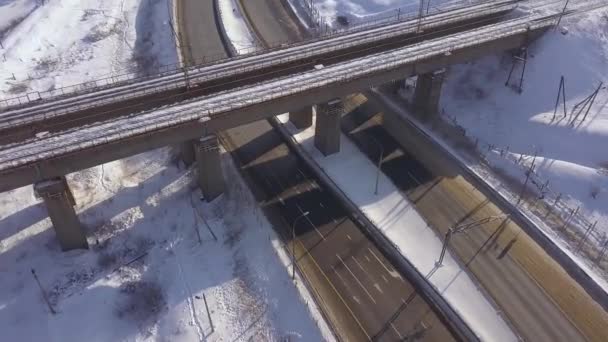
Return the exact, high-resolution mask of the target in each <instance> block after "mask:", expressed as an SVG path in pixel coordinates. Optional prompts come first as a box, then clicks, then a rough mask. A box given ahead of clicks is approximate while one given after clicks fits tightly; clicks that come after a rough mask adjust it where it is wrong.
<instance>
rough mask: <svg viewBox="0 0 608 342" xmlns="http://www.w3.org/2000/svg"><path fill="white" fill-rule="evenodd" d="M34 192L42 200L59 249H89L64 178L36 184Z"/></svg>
mask: <svg viewBox="0 0 608 342" xmlns="http://www.w3.org/2000/svg"><path fill="white" fill-rule="evenodd" d="M34 191H36V194H38V196H40V197H41V198H42V199H43V200H44V204H45V205H46V209H47V211H48V213H49V217H50V218H51V222H52V223H53V228H54V229H55V234H57V239H58V240H59V245H60V246H61V249H62V250H64V251H69V250H72V249H78V248H83V249H87V248H89V244H88V243H87V237H86V234H85V231H84V229H83V228H82V226H81V224H80V221H78V216H76V211H75V210H74V196H72V192H71V191H70V188H69V187H68V184H67V181H66V179H65V177H58V178H55V179H52V180H47V181H42V182H38V183H36V184H34Z"/></svg>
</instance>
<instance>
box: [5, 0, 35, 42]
mask: <svg viewBox="0 0 608 342" xmlns="http://www.w3.org/2000/svg"><path fill="white" fill-rule="evenodd" d="M37 3H38V1H36V0H3V1H0V13H2V15H1V16H0V40H1V39H2V37H3V36H4V35H6V34H8V31H9V30H10V29H11V28H12V27H14V26H15V25H17V24H19V22H20V21H21V20H23V19H24V18H25V17H27V15H28V14H29V13H30V12H32V11H33V10H34V9H35V8H36V6H37Z"/></svg>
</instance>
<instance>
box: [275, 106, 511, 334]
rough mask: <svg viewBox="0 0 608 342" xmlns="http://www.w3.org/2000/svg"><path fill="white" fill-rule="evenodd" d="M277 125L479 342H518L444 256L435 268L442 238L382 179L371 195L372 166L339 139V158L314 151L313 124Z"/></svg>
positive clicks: (455, 264) (284, 117)
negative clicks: (289, 134) (386, 239)
mask: <svg viewBox="0 0 608 342" xmlns="http://www.w3.org/2000/svg"><path fill="white" fill-rule="evenodd" d="M279 120H280V121H281V122H283V123H284V124H285V127H287V128H288V129H289V130H290V131H291V133H292V135H293V137H294V138H295V139H296V140H297V141H298V143H299V144H300V145H301V146H302V147H303V148H304V150H305V151H306V152H307V153H308V154H309V155H310V156H311V157H312V158H313V159H314V160H315V161H316V162H317V163H318V164H319V166H320V167H321V168H322V169H323V171H324V172H325V173H326V174H327V175H328V176H329V177H330V178H331V179H332V181H333V182H335V183H336V185H337V186H338V187H339V188H340V189H341V190H342V191H344V193H345V194H346V196H348V198H349V199H350V200H351V201H353V203H355V204H356V205H357V206H358V207H359V208H360V209H361V210H362V212H363V213H364V214H365V215H366V216H367V218H368V219H369V220H370V221H372V222H373V223H374V225H375V226H376V227H377V228H378V229H379V230H380V231H381V232H382V233H383V234H384V235H385V236H386V237H387V238H388V239H389V240H390V241H391V242H393V243H394V244H395V245H396V246H397V248H398V249H399V251H400V252H401V253H402V255H403V256H404V257H405V258H407V259H408V260H409V261H410V262H411V263H412V264H413V265H414V267H416V268H417V269H418V271H419V272H420V273H421V274H424V275H427V279H428V280H429V282H430V283H431V284H432V285H433V286H435V287H436V288H437V289H438V292H439V293H441V294H442V296H443V297H444V298H445V299H446V300H447V302H448V303H450V304H451V305H452V307H453V308H454V309H455V310H456V311H457V312H458V313H459V314H460V315H461V316H462V318H463V319H464V321H465V322H466V323H467V324H469V326H470V327H471V329H472V330H473V331H474V332H475V333H476V334H477V335H478V336H480V337H481V338H482V340H484V341H515V340H517V338H516V336H515V335H514V334H513V332H512V331H511V330H510V328H509V326H508V325H507V324H506V323H505V321H504V320H503V319H502V317H501V316H500V314H499V313H498V312H496V310H495V308H494V307H493V306H492V304H491V303H490V301H488V299H486V298H485V296H484V295H483V293H482V292H480V291H479V290H478V288H477V287H476V285H475V282H474V281H473V280H472V279H471V278H470V277H469V275H468V274H467V272H466V271H465V270H464V269H463V268H462V267H461V265H459V264H458V262H457V261H456V260H455V259H454V258H453V257H452V256H451V254H450V253H449V252H448V253H447V255H446V258H445V260H444V263H443V266H441V267H439V268H437V267H436V265H435V262H436V261H437V260H438V258H439V254H440V252H441V248H442V238H441V237H439V236H438V235H436V234H435V232H434V230H433V229H432V228H431V227H429V226H428V224H427V223H426V222H425V221H424V219H423V218H422V216H420V214H419V213H418V212H417V211H416V209H415V208H414V207H413V206H412V204H411V203H410V202H409V200H408V199H407V197H405V195H403V194H402V193H401V192H400V191H399V189H398V188H397V187H396V186H395V185H394V184H393V183H392V181H391V180H390V179H389V178H388V177H386V176H385V175H384V174H383V173H381V174H380V180H379V187H378V195H375V194H374V184H375V183H374V181H373V180H374V179H375V178H376V172H377V168H376V165H374V164H373V163H372V162H371V161H370V160H369V159H368V158H367V157H366V156H365V155H364V154H363V153H362V152H361V151H360V150H359V149H358V148H357V146H355V145H354V144H353V143H352V142H351V141H350V140H349V139H348V138H347V137H346V136H344V134H341V146H340V152H339V153H336V154H333V155H331V156H328V157H325V156H323V154H321V153H320V152H319V151H318V150H317V149H316V147H315V146H314V139H313V137H314V132H315V128H314V124H313V126H311V127H309V128H307V129H305V130H302V131H298V130H297V129H295V127H294V126H293V125H291V124H288V121H289V115H288V114H284V115H281V116H279ZM314 121H315V120H314V119H313V122H314ZM353 170H357V172H353ZM411 236H416V239H411V238H410V237H411Z"/></svg>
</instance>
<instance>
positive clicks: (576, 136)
mask: <svg viewBox="0 0 608 342" xmlns="http://www.w3.org/2000/svg"><path fill="white" fill-rule="evenodd" d="M529 57H530V58H529V62H528V63H527V66H526V70H525V76H524V82H523V92H522V93H521V94H519V93H518V92H517V91H515V90H514V89H513V88H512V87H505V81H506V79H507V75H508V72H509V70H510V68H511V60H510V58H506V57H503V56H489V57H486V58H482V59H480V60H476V61H474V62H471V63H468V64H464V65H458V66H454V67H452V68H451V70H450V71H449V74H448V76H447V82H446V84H445V86H444V91H443V96H442V100H441V107H442V108H443V110H444V113H443V115H444V116H445V118H446V119H447V121H450V122H453V120H455V121H456V123H457V124H458V125H459V126H462V127H464V128H465V129H466V130H467V135H470V136H473V137H476V138H478V139H479V140H480V141H483V142H485V143H488V144H491V145H493V146H495V147H494V150H495V153H494V156H493V159H494V160H495V159H500V158H499V157H498V154H499V153H498V152H499V151H508V152H503V156H504V157H505V158H506V157H509V158H510V159H512V160H513V159H515V160H519V159H520V157H521V160H522V164H523V165H524V167H526V166H527V167H529V166H530V164H531V163H532V160H533V159H534V158H533V157H534V155H535V154H536V155H537V158H536V161H535V170H536V173H537V174H538V176H539V178H541V179H543V180H546V181H549V184H548V188H549V189H550V191H552V192H554V193H562V194H564V197H563V198H562V201H565V202H566V203H568V205H569V207H571V208H576V207H577V206H580V207H581V209H580V211H581V213H583V214H584V215H585V216H586V217H587V218H588V220H589V221H590V222H594V221H596V220H597V221H598V224H597V226H596V227H597V228H596V229H597V231H599V232H601V231H603V232H604V233H608V156H607V155H606V152H605V146H608V107H607V106H606V105H607V104H608V92H607V91H606V85H605V84H606V82H608V11H606V10H603V11H595V12H591V13H588V14H583V15H580V16H578V17H576V18H569V19H568V20H567V21H566V22H564V23H563V25H562V28H560V30H558V31H554V32H553V31H552V32H548V33H547V34H546V35H545V36H543V37H542V38H541V39H540V40H539V41H537V42H536V43H534V44H533V45H532V46H531V48H530V50H529ZM521 70H522V69H521V66H519V65H518V66H517V67H516V68H515V71H514V75H515V77H514V78H515V79H514V80H512V82H511V83H512V84H517V83H518V82H519V77H520V75H521ZM561 76H564V78H565V94H566V108H567V110H566V115H565V116H564V111H563V102H562V100H561V99H560V106H559V108H558V110H557V114H556V115H555V117H554V110H555V103H556V99H557V94H558V89H559V84H560V77H561ZM601 82H604V85H603V86H602V87H601V89H600V91H599V93H598V95H597V97H596V99H595V102H594V104H593V106H592V107H591V109H590V110H589V112H588V115H587V117H586V119H584V120H583V118H584V117H585V113H586V112H587V110H586V109H585V110H584V111H583V112H582V113H581V114H580V115H578V117H577V115H576V113H577V112H578V111H576V112H574V113H573V109H574V107H575V105H576V104H577V103H579V102H581V101H583V100H584V99H585V98H586V97H587V96H589V95H590V94H592V93H593V92H594V90H595V89H597V88H598V86H599V85H600V83H601ZM579 108H580V107H579ZM496 165H497V166H500V167H502V168H503V169H504V170H506V171H507V172H508V173H509V174H512V175H514V176H515V177H517V178H520V179H521V178H523V177H525V176H524V175H523V172H521V170H518V169H517V168H516V167H515V166H514V165H513V163H507V162H501V161H500V160H498V161H496ZM522 182H523V179H522Z"/></svg>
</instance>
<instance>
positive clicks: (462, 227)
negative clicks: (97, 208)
mask: <svg viewBox="0 0 608 342" xmlns="http://www.w3.org/2000/svg"><path fill="white" fill-rule="evenodd" d="M508 217H509V215H498V216H488V217H484V218H482V219H480V220H477V221H473V222H469V223H465V224H460V225H458V226H456V227H450V228H449V229H448V231H447V232H446V233H445V238H444V239H443V246H442V247H441V254H440V255H439V260H437V262H436V263H435V266H436V267H441V266H442V265H443V258H444V257H445V252H446V251H447V249H448V246H449V244H450V240H451V239H452V236H453V235H454V234H459V233H465V232H467V231H468V230H470V229H473V228H476V227H479V226H482V225H484V224H486V223H490V222H494V221H496V220H502V219H506V218H508Z"/></svg>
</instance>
